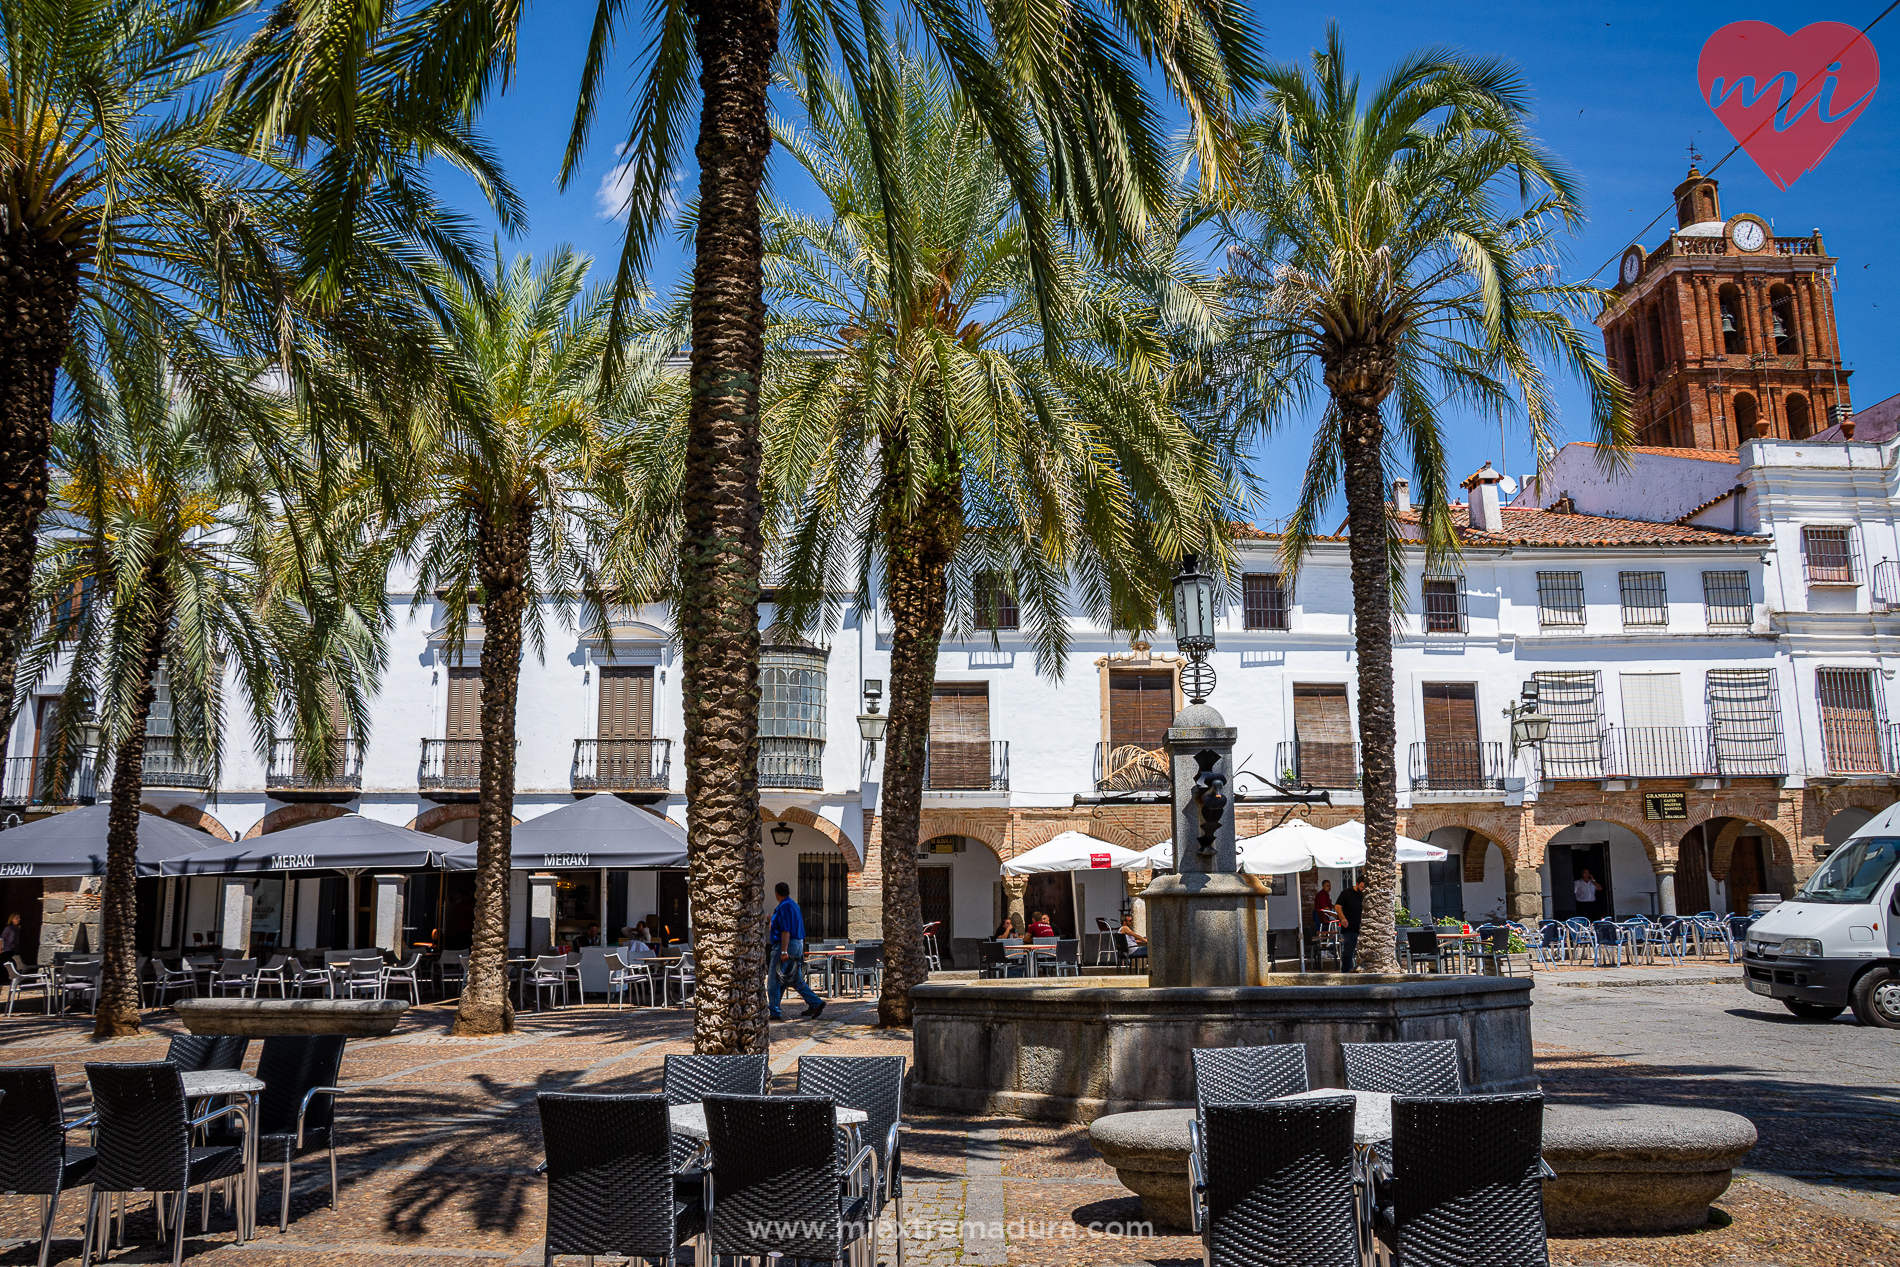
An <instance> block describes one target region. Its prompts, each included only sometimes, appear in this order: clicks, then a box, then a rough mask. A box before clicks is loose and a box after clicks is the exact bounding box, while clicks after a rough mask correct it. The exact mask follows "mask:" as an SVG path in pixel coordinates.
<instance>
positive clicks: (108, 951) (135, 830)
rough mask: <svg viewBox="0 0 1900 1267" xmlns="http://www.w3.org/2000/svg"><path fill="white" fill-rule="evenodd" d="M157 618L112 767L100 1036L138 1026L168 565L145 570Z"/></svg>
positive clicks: (96, 1025)
mask: <svg viewBox="0 0 1900 1267" xmlns="http://www.w3.org/2000/svg"><path fill="white" fill-rule="evenodd" d="M144 586H145V589H146V591H147V592H148V593H149V594H151V595H152V607H153V610H154V612H155V613H156V618H155V619H154V620H153V622H152V631H151V633H150V635H149V636H148V637H147V638H146V643H145V661H144V663H143V664H142V665H140V666H139V673H140V676H139V681H138V687H137V690H136V691H135V692H134V694H133V696H132V708H131V711H130V713H129V714H128V715H127V716H126V719H125V726H126V732H125V734H124V735H122V736H120V737H119V743H118V746H117V752H116V756H115V760H116V762H117V764H116V766H115V767H114V769H113V772H112V809H111V811H110V812H109V813H108V814H107V816H106V883H105V892H104V894H103V895H101V897H100V900H99V906H100V915H101V917H102V923H101V928H100V931H99V947H100V953H101V956H102V958H103V960H104V962H103V963H102V964H101V965H100V969H99V1002H98V1006H97V1007H96V1008H95V1009H94V1019H93V1024H92V1036H93V1037H94V1038H124V1037H126V1036H127V1035H130V1034H136V1033H138V1032H139V966H138V946H137V945H136V940H137V936H138V926H139V905H138V899H139V886H138V852H139V815H140V814H142V813H144V811H143V810H141V809H140V808H139V804H140V802H141V801H142V800H143V799H144V796H145V721H146V718H147V717H148V716H150V714H151V711H152V701H153V699H155V698H156V697H157V695H158V692H157V690H156V688H155V687H154V686H153V682H154V681H155V680H156V678H157V677H158V666H159V662H160V659H161V657H162V656H163V655H164V651H165V641H164V639H165V627H166V625H167V624H169V623H170V621H171V587H170V586H169V585H168V584H167V582H166V579H165V573H164V571H163V569H162V567H148V568H147V570H146V573H145V577H144Z"/></svg>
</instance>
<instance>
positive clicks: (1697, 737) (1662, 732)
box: [1603, 726, 1719, 779]
mask: <svg viewBox="0 0 1900 1267" xmlns="http://www.w3.org/2000/svg"><path fill="white" fill-rule="evenodd" d="M1717 764H1718V763H1717V761H1716V757H1715V745H1714V743H1712V742H1711V741H1710V735H1709V728H1708V727H1707V726H1612V727H1610V728H1609V729H1608V730H1606V731H1604V732H1603V766H1604V771H1605V773H1604V777H1605V778H1610V779H1688V778H1697V777H1706V776H1709V775H1713V774H1717V773H1719V771H1718V770H1717V768H1716V767H1717Z"/></svg>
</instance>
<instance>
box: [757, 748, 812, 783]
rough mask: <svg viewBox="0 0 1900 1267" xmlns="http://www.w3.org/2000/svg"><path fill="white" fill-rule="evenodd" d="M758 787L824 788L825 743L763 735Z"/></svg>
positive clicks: (760, 749)
mask: <svg viewBox="0 0 1900 1267" xmlns="http://www.w3.org/2000/svg"><path fill="white" fill-rule="evenodd" d="M759 786H760V787H775V788H805V789H809V790H811V791H818V790H821V789H822V788H823V787H824V786H825V741H824V740H822V739H784V738H778V737H772V738H765V737H763V736H762V737H761V738H760V739H759Z"/></svg>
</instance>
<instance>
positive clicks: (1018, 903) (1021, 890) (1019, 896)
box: [1003, 875, 1029, 933]
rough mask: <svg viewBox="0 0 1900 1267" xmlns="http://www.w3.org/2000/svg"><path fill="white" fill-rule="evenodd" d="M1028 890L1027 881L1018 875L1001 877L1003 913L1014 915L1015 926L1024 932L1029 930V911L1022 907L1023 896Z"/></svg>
mask: <svg viewBox="0 0 1900 1267" xmlns="http://www.w3.org/2000/svg"><path fill="white" fill-rule="evenodd" d="M1028 892H1029V881H1027V880H1025V879H1023V877H1021V876H1019V875H1006V876H1004V877H1003V915H1004V917H1005V918H1007V917H1008V916H1011V915H1014V916H1015V917H1016V927H1018V928H1020V929H1022V930H1023V931H1024V932H1025V933H1027V932H1028V931H1029V912H1028V911H1026V910H1025V909H1024V908H1023V900H1024V897H1025V896H1026V895H1027V894H1028Z"/></svg>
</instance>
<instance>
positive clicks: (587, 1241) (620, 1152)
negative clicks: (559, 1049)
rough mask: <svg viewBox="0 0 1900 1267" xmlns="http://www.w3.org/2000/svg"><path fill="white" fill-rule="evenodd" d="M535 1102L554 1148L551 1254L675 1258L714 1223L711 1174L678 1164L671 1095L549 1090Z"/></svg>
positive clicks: (548, 1257) (550, 1257)
mask: <svg viewBox="0 0 1900 1267" xmlns="http://www.w3.org/2000/svg"><path fill="white" fill-rule="evenodd" d="M535 1103H536V1104H537V1105H538V1106H539V1107H540V1110H541V1140H542V1143H543V1145H544V1146H545V1147H546V1149H547V1176H548V1218H547V1244H546V1248H545V1249H544V1251H543V1253H544V1260H543V1261H544V1263H545V1264H548V1265H549V1267H551V1265H552V1263H553V1262H554V1256H555V1255H556V1254H586V1255H587V1256H588V1259H589V1261H590V1262H591V1261H592V1259H593V1256H594V1255H596V1254H624V1255H626V1256H627V1257H628V1258H630V1259H649V1258H657V1259H660V1260H662V1261H664V1262H665V1263H666V1264H667V1265H668V1267H672V1264H673V1262H674V1260H675V1255H676V1253H677V1251H678V1249H679V1247H680V1246H681V1245H684V1244H686V1243H687V1242H688V1241H690V1240H692V1239H693V1238H695V1237H697V1236H699V1235H701V1234H702V1233H703V1232H704V1231H705V1229H706V1214H705V1209H704V1206H703V1192H702V1188H703V1182H704V1181H703V1177H702V1176H701V1175H700V1174H699V1173H698V1172H688V1173H686V1174H675V1173H674V1170H673V1162H672V1145H671V1143H670V1141H671V1138H672V1134H671V1130H670V1128H669V1127H668V1125H667V1119H666V1097H665V1096H660V1095H572V1094H568V1093H565V1092H552V1091H548V1092H542V1093H541V1094H540V1095H537V1096H535ZM693 1257H694V1261H696V1262H704V1261H705V1259H704V1256H703V1255H700V1254H695V1255H694V1256H693Z"/></svg>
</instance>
